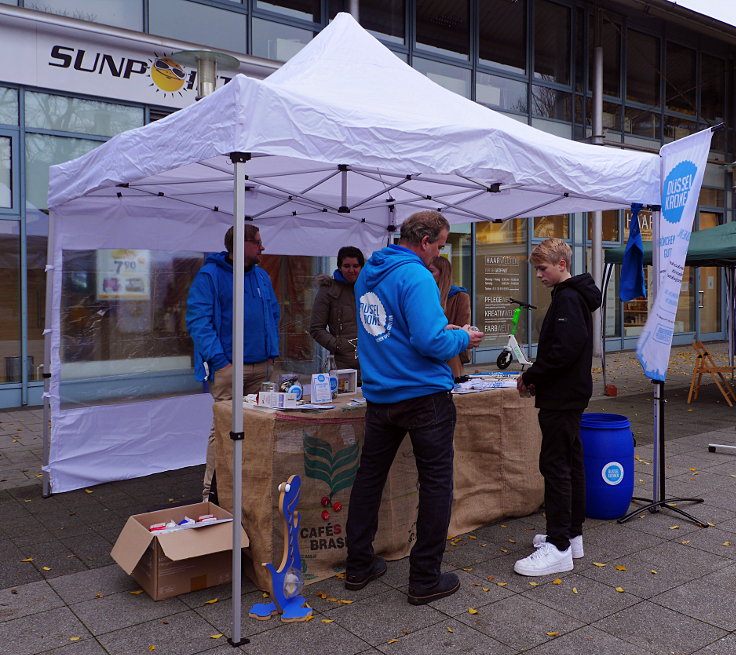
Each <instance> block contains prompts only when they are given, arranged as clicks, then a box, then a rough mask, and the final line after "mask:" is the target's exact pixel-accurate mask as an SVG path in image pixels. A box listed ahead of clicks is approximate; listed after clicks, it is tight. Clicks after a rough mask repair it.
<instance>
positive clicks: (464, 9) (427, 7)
mask: <svg viewBox="0 0 736 655" xmlns="http://www.w3.org/2000/svg"><path fill="white" fill-rule="evenodd" d="M416 12H417V13H416V30H417V45H418V46H421V47H423V48H426V49H429V50H432V51H434V52H438V53H442V54H444V55H451V56H457V55H464V56H465V57H467V56H468V54H469V52H470V24H469V23H470V21H469V13H470V9H469V2H468V0H454V1H453V2H435V1H434V0H417V8H416Z"/></svg>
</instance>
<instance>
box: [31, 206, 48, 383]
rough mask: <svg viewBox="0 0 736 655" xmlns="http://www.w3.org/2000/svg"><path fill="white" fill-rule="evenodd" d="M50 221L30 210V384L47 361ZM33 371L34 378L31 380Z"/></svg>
mask: <svg viewBox="0 0 736 655" xmlns="http://www.w3.org/2000/svg"><path fill="white" fill-rule="evenodd" d="M48 235H49V217H48V216H47V215H46V213H45V212H42V211H38V210H34V209H33V208H31V207H28V208H27V210H26V262H27V268H26V277H27V283H28V303H27V313H28V355H29V356H30V358H31V359H30V361H29V375H28V378H29V379H30V380H36V379H40V378H39V377H38V370H39V369H38V365H39V364H42V363H43V360H44V338H43V330H44V327H45V324H46V253H47V250H48ZM31 370H32V371H33V375H32V376H31V374H30V373H31Z"/></svg>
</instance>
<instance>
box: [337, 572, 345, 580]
mask: <svg viewBox="0 0 736 655" xmlns="http://www.w3.org/2000/svg"><path fill="white" fill-rule="evenodd" d="M335 577H336V578H337V579H338V580H344V579H345V574H344V573H338V574H337V575H336V576H335Z"/></svg>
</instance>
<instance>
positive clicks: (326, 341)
mask: <svg viewBox="0 0 736 655" xmlns="http://www.w3.org/2000/svg"><path fill="white" fill-rule="evenodd" d="M364 263H365V258H364V257H363V253H362V252H361V251H360V250H359V249H358V248H354V247H353V246H344V247H342V248H340V250H339V252H338V253H337V270H335V272H334V274H333V276H332V277H328V276H327V275H318V276H317V282H318V284H319V285H320V286H319V291H318V292H317V297H316V298H315V299H314V305H313V306H312V320H311V323H310V326H309V334H310V335H312V338H313V339H314V340H315V341H316V342H317V343H318V344H319V345H320V346H322V347H323V348H326V349H327V350H328V351H329V352H330V354H332V355H334V356H335V365H336V366H337V368H354V369H357V370H358V371H360V365H359V363H358V350H357V344H358V324H357V322H356V316H355V292H354V290H353V286H354V284H355V280H357V279H358V275H359V274H360V271H361V269H362V268H363V264H364Z"/></svg>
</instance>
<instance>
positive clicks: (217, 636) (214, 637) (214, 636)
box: [210, 635, 222, 639]
mask: <svg viewBox="0 0 736 655" xmlns="http://www.w3.org/2000/svg"><path fill="white" fill-rule="evenodd" d="M220 637H222V635H210V639H219V638H220Z"/></svg>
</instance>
